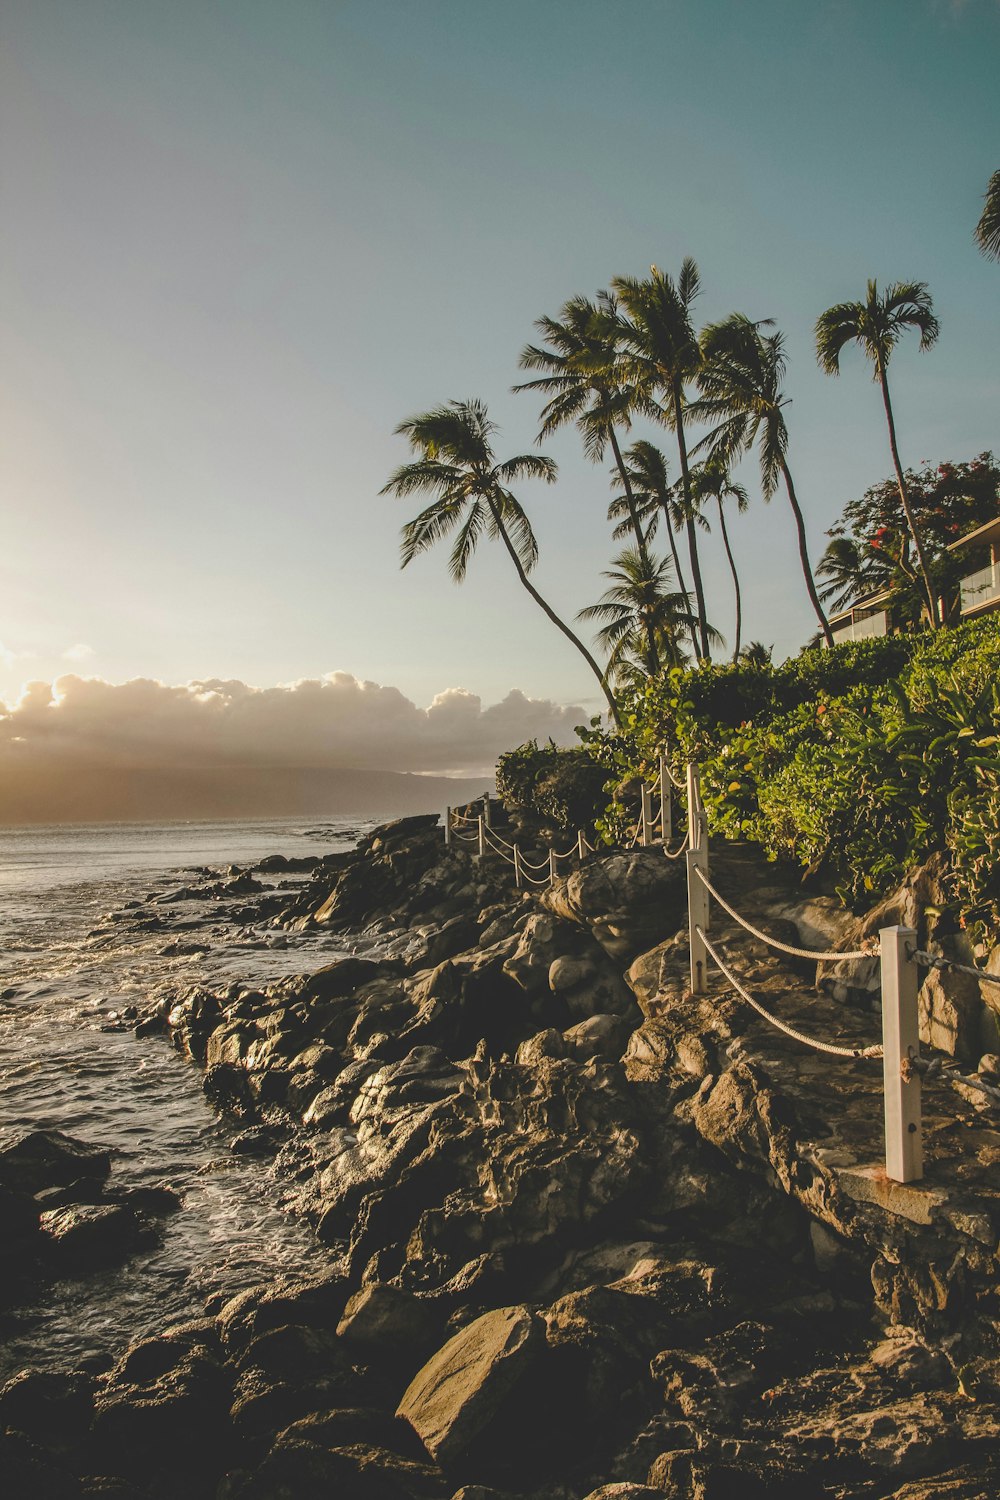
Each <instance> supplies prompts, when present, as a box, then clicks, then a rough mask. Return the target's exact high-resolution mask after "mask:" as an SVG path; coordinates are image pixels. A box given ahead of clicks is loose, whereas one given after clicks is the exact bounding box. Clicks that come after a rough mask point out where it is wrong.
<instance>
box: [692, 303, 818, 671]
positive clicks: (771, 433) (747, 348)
mask: <svg viewBox="0 0 1000 1500" xmlns="http://www.w3.org/2000/svg"><path fill="white" fill-rule="evenodd" d="M769 326H770V324H769V323H768V322H766V321H765V322H763V323H754V322H752V321H751V319H750V318H748V317H746V316H745V315H744V314H743V313H733V314H732V315H731V316H730V317H728V318H725V319H724V320H723V321H722V322H721V323H713V324H711V325H710V326H709V327H708V328H706V329H705V330H704V332H703V333H702V336H701V350H702V364H701V367H700V369H699V371H698V385H699V388H700V390H701V398H700V400H698V401H697V402H696V403H695V404H694V408H693V409H694V411H695V412H696V413H697V414H698V416H700V417H702V418H703V419H704V420H705V421H708V422H716V423H718V425H717V426H716V428H715V430H714V431H713V432H711V433H710V434H709V436H708V438H707V439H706V440H705V446H707V448H708V450H709V453H710V454H711V456H712V458H713V459H715V460H717V461H719V462H721V463H722V464H723V465H725V466H727V467H728V466H729V465H730V464H732V463H734V462H735V461H736V459H737V458H738V457H739V455H740V454H741V453H743V452H745V451H747V450H748V449H750V448H752V447H753V445H754V444H755V443H756V444H758V457H759V459H760V480H761V489H762V491H763V494H764V499H765V500H770V498H771V496H772V495H773V494H774V492H775V490H776V489H777V487H778V480H779V479H780V480H782V482H783V483H784V486H785V493H786V494H787V496H788V503H789V505H790V506H791V508H792V515H793V517H794V518H795V530H796V534H797V536H798V543H799V561H800V562H801V564H802V575H803V577H804V578H805V583H806V591H807V593H808V594H809V599H810V602H811V604H812V607H813V610H814V611H815V614H816V618H817V620H818V621H819V624H820V629H821V630H822V632H823V634H824V636H825V637H826V642H827V645H829V646H832V645H833V635H832V634H831V631H830V623H829V621H828V620H827V618H826V614H825V613H824V610H823V606H822V604H821V603H820V601H819V595H818V593H817V592H816V582H815V579H814V578H813V572H812V567H811V565H810V562H809V547H808V543H807V541H806V523H805V519H804V517H803V515H802V508H801V506H800V505H799V499H798V495H797V494H796V492H795V484H794V482H793V480H792V474H791V470H790V469H789V467H788V425H787V423H786V422H785V414H784V407H785V406H787V404H788V399H787V397H786V396H785V394H784V391H783V390H782V380H783V378H784V374H785V366H786V364H787V359H786V356H785V345H784V338H783V336H782V335H781V334H780V333H763V332H762V331H761V330H762V328H767V327H769Z"/></svg>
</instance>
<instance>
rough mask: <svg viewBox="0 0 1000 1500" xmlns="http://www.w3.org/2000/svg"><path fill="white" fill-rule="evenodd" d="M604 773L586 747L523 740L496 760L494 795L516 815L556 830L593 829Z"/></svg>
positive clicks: (600, 803) (600, 804)
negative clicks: (560, 745)
mask: <svg viewBox="0 0 1000 1500" xmlns="http://www.w3.org/2000/svg"><path fill="white" fill-rule="evenodd" d="M606 778H607V772H606V771H605V770H604V768H603V767H602V765H601V764H600V763H599V762H598V761H596V760H595V759H594V758H593V757H592V756H591V755H589V754H588V753H587V751H586V750H582V749H579V748H576V749H570V750H564V749H560V748H559V746H558V745H556V744H555V743H554V742H553V741H552V740H550V741H549V743H548V744H547V745H541V746H540V745H539V744H538V741H537V740H528V741H527V742H526V743H525V744H523V745H519V746H518V747H517V749H516V750H508V751H506V753H505V754H503V755H501V757H500V759H499V760H498V761H497V772H496V786H497V796H498V797H499V798H500V800H501V802H502V803H503V804H504V806H505V807H506V808H507V810H508V812H511V813H513V814H514V815H515V816H518V817H520V818H521V819H527V820H530V821H532V822H536V823H538V824H542V825H545V826H548V827H551V828H554V829H558V830H560V831H561V832H574V833H575V832H576V831H577V830H578V829H580V828H583V829H593V827H594V820H595V817H596V816H597V814H598V813H599V812H600V810H601V808H602V807H603V806H604V803H605V802H606V800H607V797H606V794H605V791H604V783H605V780H606Z"/></svg>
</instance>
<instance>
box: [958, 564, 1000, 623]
mask: <svg viewBox="0 0 1000 1500" xmlns="http://www.w3.org/2000/svg"><path fill="white" fill-rule="evenodd" d="M959 592H960V595H961V600H962V602H961V612H962V614H963V615H964V614H968V613H969V611H970V610H973V609H979V608H981V607H982V605H984V604H989V603H990V602H991V601H992V600H994V599H1000V569H998V568H997V567H996V565H995V564H994V563H990V565H989V567H986V568H980V569H979V571H978V573H970V574H969V576H968V577H967V578H963V579H962V581H961V583H960V584H959Z"/></svg>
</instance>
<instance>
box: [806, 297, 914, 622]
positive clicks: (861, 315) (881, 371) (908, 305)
mask: <svg viewBox="0 0 1000 1500" xmlns="http://www.w3.org/2000/svg"><path fill="white" fill-rule="evenodd" d="M908 328H916V329H919V331H920V348H921V350H927V349H930V348H931V347H932V346H933V344H934V343H935V341H936V339H937V336H938V333H939V331H940V325H939V324H938V320H937V318H936V317H935V316H934V308H933V304H932V303H931V297H930V293H929V292H928V290H927V283H926V282H924V281H897V282H894V283H893V285H892V286H890V287H887V288H886V291H885V295H884V296H881V297H880V296H879V293H878V287H877V285H876V283H875V282H874V281H869V283H868V293H867V296H866V298H865V301H864V302H838V303H837V304H836V306H834V307H828V308H827V310H826V312H825V313H822V314H821V315H820V317H819V318H818V319H817V321H816V355H817V358H818V359H819V363H820V367H821V369H823V370H825V371H826V373H827V374H828V375H839V374H840V352H841V350H842V349H843V348H844V346H845V345H846V344H851V343H856V344H858V345H860V347H861V348H862V349H863V350H864V353H865V355H866V356H867V357H868V359H870V360H871V362H872V365H873V366H874V375H873V378H874V379H875V380H877V381H878V383H879V385H880V386H881V387H882V404H883V406H884V407H885V419H886V421H887V423H888V424H889V447H890V448H891V449H892V462H893V465H894V466H895V470H896V483H897V484H898V486H899V498H900V501H901V503H902V506H903V514H904V515H905V516H906V524H907V527H908V528H909V532H910V536H911V537H912V539H913V549H914V551H915V552H916V555H917V567H918V569H919V572H920V577H921V580H922V582H923V586H924V593H925V595H926V598H927V613H928V616H929V619H930V623H931V629H932V630H935V629H937V625H938V608H937V599H936V598H935V594H934V586H933V584H932V583H931V577H930V571H929V569H928V567H927V558H926V556H925V553H924V545H923V539H922V538H921V535H920V529H919V527H918V526H917V522H916V517H915V516H914V514H913V509H912V507H911V505H910V497H909V494H908V492H907V488H906V480H905V479H904V477H903V465H902V464H901V463H900V459H899V449H898V447H897V446H896V423H895V421H894V420H893V415H892V401H891V400H890V398H889V359H890V357H891V355H892V351H893V349H894V348H895V347H896V345H897V344H898V343H899V340H900V339H901V338H902V336H903V334H904V333H905V332H906V330H907V329H908Z"/></svg>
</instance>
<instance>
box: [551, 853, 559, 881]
mask: <svg viewBox="0 0 1000 1500" xmlns="http://www.w3.org/2000/svg"><path fill="white" fill-rule="evenodd" d="M558 873H559V872H558V870H557V868H556V851H555V850H554V849H550V850H549V885H554V884H555V881H556V876H557V875H558Z"/></svg>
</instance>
